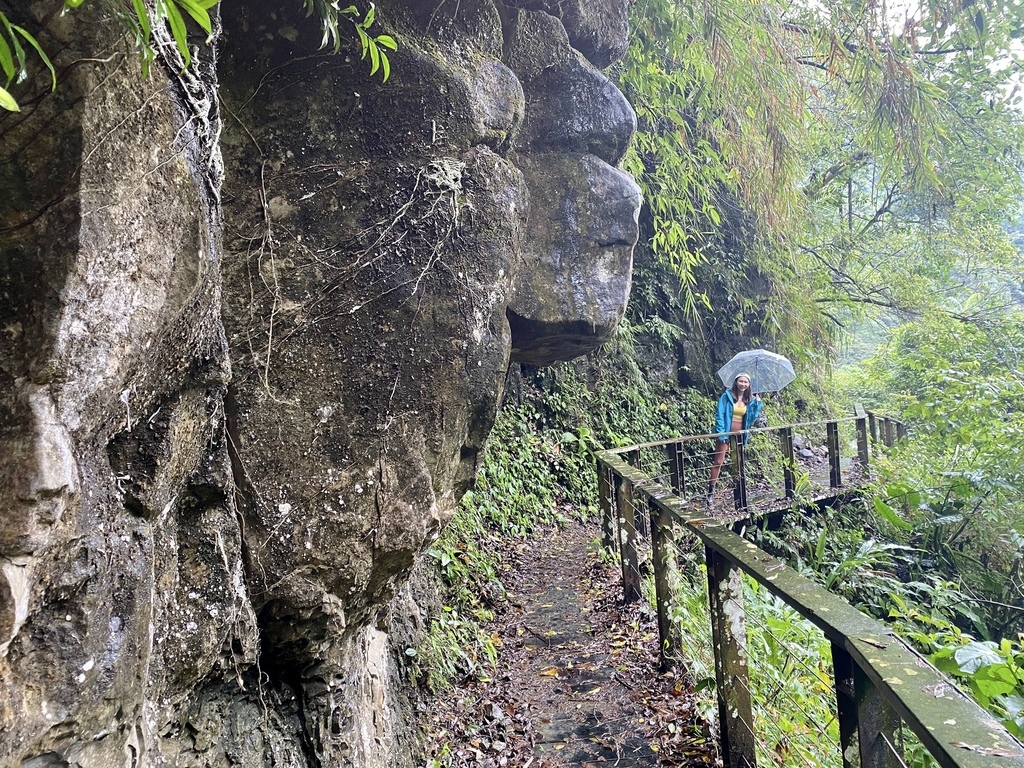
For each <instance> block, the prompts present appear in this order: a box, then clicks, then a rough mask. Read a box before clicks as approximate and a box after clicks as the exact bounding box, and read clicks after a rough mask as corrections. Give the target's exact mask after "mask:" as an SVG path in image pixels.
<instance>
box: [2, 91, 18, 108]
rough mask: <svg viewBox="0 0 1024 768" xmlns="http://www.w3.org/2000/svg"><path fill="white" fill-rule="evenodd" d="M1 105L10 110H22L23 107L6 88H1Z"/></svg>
mask: <svg viewBox="0 0 1024 768" xmlns="http://www.w3.org/2000/svg"><path fill="white" fill-rule="evenodd" d="M0 107H2V108H4V109H6V110H7V111H8V112H20V111H21V107H19V106H18V102H17V101H15V100H14V97H13V96H11V94H9V93H8V92H7V90H6V89H4V88H0Z"/></svg>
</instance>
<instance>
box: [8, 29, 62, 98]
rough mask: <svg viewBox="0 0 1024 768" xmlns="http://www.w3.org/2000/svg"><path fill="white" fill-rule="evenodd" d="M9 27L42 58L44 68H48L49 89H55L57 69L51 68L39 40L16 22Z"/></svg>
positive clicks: (50, 62)
mask: <svg viewBox="0 0 1024 768" xmlns="http://www.w3.org/2000/svg"><path fill="white" fill-rule="evenodd" d="M11 28H12V29H14V30H16V31H17V32H18V34H20V35H21V36H22V37H24V38H25V41H26V42H27V43H28V44H29V45H31V46H32V47H33V48H35V49H36V53H37V54H39V58H40V59H42V61H43V64H45V65H46V68H47V69H48V70H50V81H51V85H50V90H51V91H55V90H57V71H56V70H55V69H54V68H53V62H52V61H50V57H49V56H47V55H46V52H45V51H43V47H42V46H41V45H39V41H38V40H36V39H35V38H34V37H33V36H32V35H30V34H29V33H28V32H26V31H25V30H24V29H22V28H21V27H19V26H17V25H16V24H12V25H11Z"/></svg>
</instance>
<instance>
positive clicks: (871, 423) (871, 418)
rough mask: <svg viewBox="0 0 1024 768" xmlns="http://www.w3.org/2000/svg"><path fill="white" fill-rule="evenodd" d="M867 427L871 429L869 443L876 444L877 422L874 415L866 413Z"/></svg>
mask: <svg viewBox="0 0 1024 768" xmlns="http://www.w3.org/2000/svg"><path fill="white" fill-rule="evenodd" d="M868 425H869V426H870V427H871V442H872V443H877V442H878V422H877V421H876V419H875V414H873V413H871V412H868Z"/></svg>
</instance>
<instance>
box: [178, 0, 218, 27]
mask: <svg viewBox="0 0 1024 768" xmlns="http://www.w3.org/2000/svg"><path fill="white" fill-rule="evenodd" d="M171 2H177V3H179V4H180V5H181V7H182V8H184V9H185V11H186V12H187V13H188V15H189V16H191V17H192V18H193V19H194V20H195V22H196V24H198V25H199V26H200V27H202V28H203V31H204V32H206V34H210V32H211V31H213V25H212V24H211V23H210V14H209V13H207V12H206V9H205V8H204V7H203V6H202V5H201V4H200V3H199V2H197V0H171Z"/></svg>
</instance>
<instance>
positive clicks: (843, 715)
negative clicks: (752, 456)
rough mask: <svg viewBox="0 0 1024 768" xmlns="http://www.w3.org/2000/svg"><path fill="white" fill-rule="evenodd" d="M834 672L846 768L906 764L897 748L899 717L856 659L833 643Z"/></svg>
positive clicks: (840, 738) (888, 767) (894, 766)
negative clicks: (896, 750)
mask: <svg viewBox="0 0 1024 768" xmlns="http://www.w3.org/2000/svg"><path fill="white" fill-rule="evenodd" d="M832 669H833V672H834V675H835V687H836V702H837V704H838V708H839V744H840V746H841V748H842V750H843V768H855V767H857V768H897V766H901V765H904V763H903V762H902V760H901V759H900V757H901V756H900V755H899V754H897V752H895V751H894V750H895V749H898V747H897V741H896V733H897V731H898V730H899V727H900V719H899V715H897V714H896V712H895V711H893V709H892V707H890V706H889V703H888V702H887V701H886V700H885V698H884V697H883V696H882V694H881V693H880V692H879V691H878V689H877V688H875V686H874V684H873V683H872V682H871V680H870V679H869V678H868V676H867V675H866V674H864V672H863V670H861V668H860V667H859V666H857V664H856V663H854V661H853V657H851V656H850V654H849V653H847V651H846V650H845V649H844V648H843V647H842V646H841V645H839V644H837V643H832Z"/></svg>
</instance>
